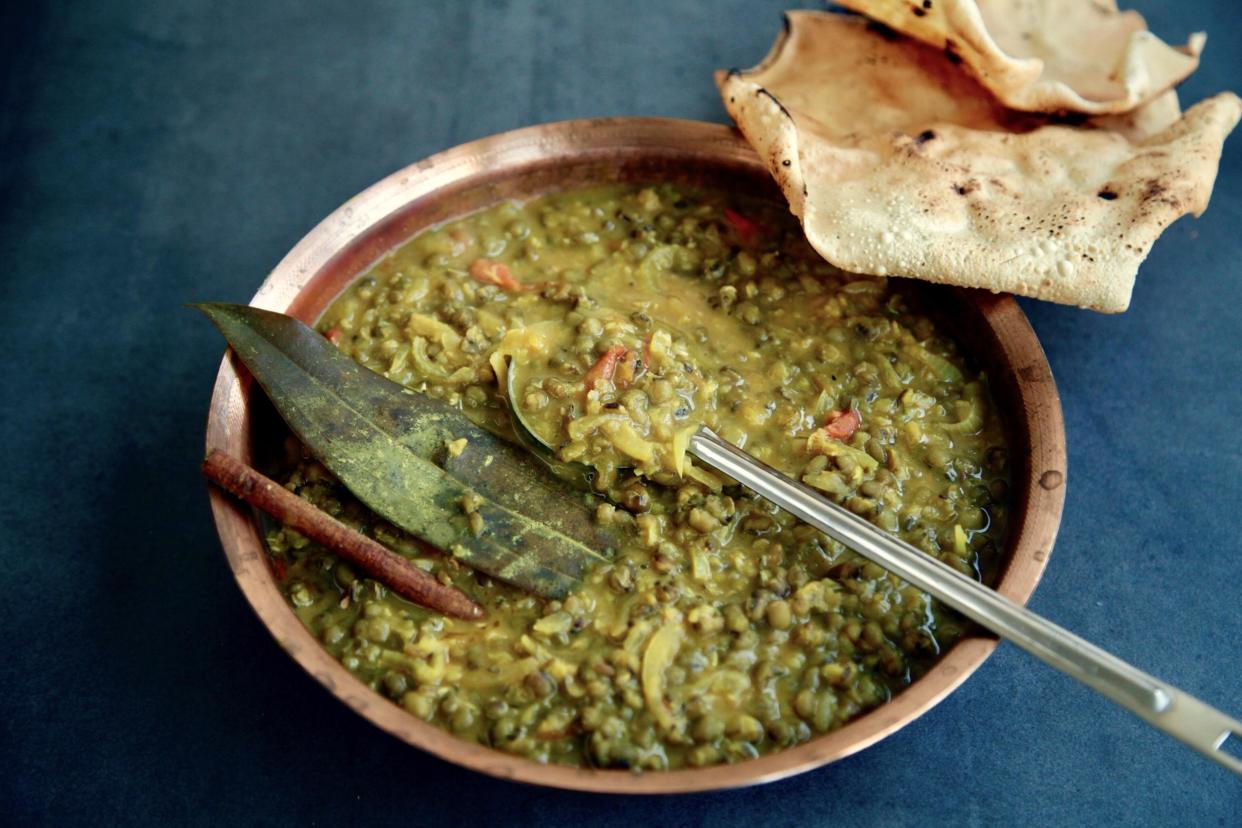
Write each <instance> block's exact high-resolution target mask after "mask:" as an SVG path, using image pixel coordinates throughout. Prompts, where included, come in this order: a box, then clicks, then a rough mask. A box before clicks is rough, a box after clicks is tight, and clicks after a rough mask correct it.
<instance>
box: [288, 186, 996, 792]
mask: <svg viewBox="0 0 1242 828" xmlns="http://www.w3.org/2000/svg"><path fill="white" fill-rule="evenodd" d="M919 295H920V294H919V293H918V291H917V290H915V289H914V288H912V287H911V286H909V285H906V284H901V283H900V282H899V280H898V281H887V280H885V279H876V278H867V277H860V276H855V275H851V274H847V273H843V272H841V271H839V270H837V269H836V268H833V267H832V266H830V265H828V264H826V263H825V262H823V261H822V260H821V259H819V258H818V257H817V256H816V255H815V254H814V253H813V252H812V251H811V250H810V248H809V247H808V246H807V245H806V242H805V241H804V240H803V238H802V236H801V234H800V232H799V229H798V227H797V224H796V223H795V222H794V221H793V220H792V219H791V218H790V217H788V216H787V215H785V214H784V211H783V210H779V209H777V208H774V207H769V206H768V205H766V204H763V203H759V202H752V201H749V200H746V199H741V198H737V197H733V196H729V195H725V194H721V193H712V192H696V191H688V190H682V189H676V188H673V187H670V186H659V187H648V188H638V187H612V188H603V189H594V190H585V191H576V192H570V193H564V194H558V195H553V196H549V197H545V198H542V199H538V200H535V201H532V202H530V203H527V204H525V205H522V204H515V203H506V204H501V205H499V206H496V207H493V208H490V209H488V210H485V211H483V212H480V213H477V214H474V215H471V216H468V217H466V218H463V219H461V220H458V221H455V222H452V223H449V224H447V225H444V226H442V227H439V228H436V229H433V230H429V231H427V232H424V233H422V234H420V235H419V236H417V237H415V238H414V239H412V240H411V241H409V242H408V243H406V244H405V245H404V246H402V247H401V248H400V249H398V250H397V251H395V252H394V253H392V254H390V255H389V256H387V257H385V258H384V259H383V260H382V261H380V262H379V263H378V264H377V265H376V266H375V267H374V268H373V269H372V270H371V271H370V272H369V273H368V274H367V275H365V276H364V277H362V278H361V279H359V280H358V281H357V282H356V283H355V284H354V285H353V286H352V287H351V288H350V289H349V290H348V291H347V292H346V293H345V294H343V295H342V296H341V297H340V298H339V299H338V300H337V301H336V302H335V303H334V304H333V305H332V307H331V308H330V309H329V310H328V311H327V313H326V314H325V316H324V318H323V320H322V322H321V324H320V329H321V330H322V331H323V332H324V333H325V335H327V336H328V337H329V338H330V339H331V340H332V341H334V342H335V343H336V344H337V345H338V346H339V347H340V348H341V349H342V350H343V351H344V352H345V353H346V354H348V355H349V356H351V357H353V358H354V359H356V360H357V361H358V362H360V363H361V364H363V365H365V366H367V367H368V368H371V369H373V370H375V371H377V372H379V373H381V374H384V375H385V376H387V377H389V378H390V379H392V380H395V381H397V382H400V383H403V384H405V385H407V386H409V387H411V388H415V389H418V390H420V391H425V392H426V393H429V394H432V395H434V396H437V397H439V398H441V399H444V400H446V401H448V402H450V403H452V404H454V405H458V406H460V407H461V409H462V410H463V411H464V412H465V413H466V414H467V415H468V416H470V417H471V418H472V419H473V420H475V421H476V422H478V423H479V424H480V425H483V426H484V427H486V428H489V429H491V430H493V431H495V432H497V433H500V434H502V435H510V436H512V435H513V425H512V422H511V415H510V413H509V412H510V404H512V406H513V407H514V408H515V409H516V410H517V411H518V412H520V416H521V420H522V422H523V423H524V424H525V425H526V427H527V428H528V429H529V430H530V431H531V432H534V433H535V434H537V435H538V436H539V438H540V439H541V440H542V441H544V442H546V443H547V444H549V445H550V446H551V447H552V448H553V450H554V451H555V452H556V454H557V456H558V457H559V459H561V460H563V461H568V462H574V463H585V464H588V465H589V466H590V467H592V469H593V479H594V486H595V487H596V489H597V490H599V491H600V492H601V493H603V494H604V495H606V499H605V500H601V505H600V507H599V509H598V514H597V517H598V519H599V520H600V521H606V522H610V523H613V524H615V525H616V527H617V528H618V529H619V530H621V534H622V536H623V537H625V538H627V541H626V542H625V543H624V544H623V547H622V548H621V549H620V550H618V551H617V552H616V556H615V558H614V559H613V561H612V562H611V563H610V564H608V565H605V566H602V567H600V568H599V569H598V570H597V571H595V572H594V573H592V574H591V575H590V576H589V578H588V579H587V581H586V582H585V584H584V585H583V587H582V588H581V589H580V590H579V591H577V592H575V593H573V594H571V595H569V596H568V597H566V598H565V599H563V600H559V601H558V600H546V599H542V598H539V597H536V596H533V595H529V594H526V593H523V592H521V591H519V590H516V589H514V588H512V587H510V586H507V585H505V584H502V583H499V582H496V581H493V580H491V579H489V578H487V577H486V576H483V575H480V574H477V573H475V572H473V571H470V570H468V569H466V568H464V567H463V566H461V565H460V564H459V563H458V562H456V561H454V560H453V559H452V558H451V557H448V556H442V555H440V554H437V553H436V552H434V551H433V550H427V549H425V548H423V547H421V546H420V545H419V544H417V543H415V542H414V541H413V539H411V538H409V537H408V536H405V535H404V534H402V533H401V532H400V531H398V530H396V529H395V528H394V527H392V526H391V525H390V524H388V523H387V522H385V521H384V520H382V519H380V518H378V517H376V516H375V515H373V514H371V513H370V512H368V511H367V510H366V509H365V508H364V507H362V506H361V505H360V504H358V503H357V502H356V501H355V500H353V498H351V497H350V496H349V494H348V492H347V491H345V490H344V489H343V487H341V486H340V485H339V484H338V483H336V481H335V480H333V479H332V477H331V476H330V475H329V474H328V473H327V472H326V471H325V470H324V469H323V468H322V467H321V466H319V465H318V464H316V463H315V462H313V461H312V460H310V459H307V458H304V457H303V456H302V452H301V449H300V446H296V445H295V446H293V453H294V455H295V457H294V458H293V462H294V463H296V465H294V467H293V470H292V471H291V472H289V473H287V474H286V475H285V479H286V480H287V485H288V486H289V487H290V488H291V489H293V490H294V491H296V492H297V493H298V494H300V495H301V496H303V497H305V498H307V499H309V500H311V501H312V502H314V503H315V504H317V505H318V506H320V507H321V508H323V509H325V510H327V511H329V512H330V513H332V514H334V515H336V516H338V517H340V518H341V519H342V520H344V521H346V522H347V523H350V524H351V525H353V526H356V527H358V528H360V529H361V530H362V531H364V532H366V533H367V534H370V535H372V536H374V537H375V538H377V539H378V540H380V541H381V542H383V543H385V544H386V545H388V546H389V547H391V548H393V549H395V550H397V551H399V552H401V553H402V554H404V555H406V556H408V557H410V558H412V559H413V560H414V561H415V562H416V563H417V565H419V566H422V567H424V568H426V569H427V570H428V571H431V572H433V573H435V574H436V576H437V577H438V578H440V579H441V580H442V581H444V582H445V583H454V584H456V585H457V586H459V587H460V588H461V589H463V590H464V591H465V592H467V593H468V594H470V595H471V596H473V597H475V598H476V599H477V600H478V601H479V602H480V603H482V604H483V605H484V606H485V607H486V608H487V611H488V616H487V618H486V619H485V620H483V621H480V622H467V621H460V620H455V619H447V618H444V617H441V616H438V615H436V614H435V613H432V612H429V611H427V610H424V609H422V608H421V607H418V606H415V605H413V604H410V603H408V602H406V601H404V600H403V599H400V598H398V597H396V596H394V595H391V594H389V593H388V592H387V590H385V589H384V587H383V586H382V585H380V584H377V583H375V582H374V581H371V580H367V579H363V578H360V577H358V576H357V575H356V574H355V573H354V572H353V571H352V570H350V568H349V567H348V566H347V565H346V564H344V563H342V562H340V561H338V560H337V559H336V558H335V557H334V556H333V555H331V554H330V553H328V552H326V551H324V550H322V549H320V548H319V547H317V546H316V545H314V544H311V543H308V542H307V541H306V540H305V539H304V538H301V537H300V536H298V535H296V534H295V533H294V532H292V531H289V530H276V531H274V532H272V533H271V534H270V536H269V543H270V547H271V551H272V555H273V557H274V560H275V562H276V565H277V569H278V571H281V572H283V586H284V588H285V590H286V591H287V594H288V596H289V599H290V601H291V602H292V604H293V605H294V607H295V609H296V611H297V613H298V615H299V616H300V617H301V619H302V620H303V621H304V623H305V624H306V625H307V626H308V627H309V628H310V629H311V630H312V631H313V632H314V633H315V634H316V635H317V636H318V637H319V638H320V640H321V641H322V642H323V644H324V646H325V647H327V648H328V649H329V651H331V652H332V653H333V655H335V656H336V657H337V658H339V659H340V660H341V662H342V663H343V664H344V665H345V667H346V668H348V669H349V670H350V671H352V672H354V673H355V674H356V675H357V676H358V677H359V678H361V679H362V680H363V681H364V682H367V683H368V684H370V685H371V686H372V687H374V688H375V689H376V690H378V691H379V692H381V693H383V694H385V695H386V696H388V697H389V698H391V699H392V700H393V701H394V702H396V703H398V704H400V705H401V706H403V707H404V708H405V709H406V710H408V711H409V712H410V713H411V714H412V715H415V716H418V717H419V718H422V719H425V720H428V721H431V722H433V723H435V724H437V725H439V726H441V727H444V728H446V729H448V730H451V731H452V732H453V733H456V734H458V735H459V736H461V737H463V738H466V739H471V740H475V741H478V742H481V743H483V744H487V745H491V746H492V747H495V748H497V749H500V750H504V751H509V752H513V753H518V754H522V755H525V756H529V757H531V758H533V759H535V760H537V761H541V762H558V763H566V764H580V765H592V766H600V767H622V768H633V769H663V768H676V767H684V766H701V765H708V764H713V763H718V762H726V761H735V760H740V759H745V758H748V757H753V756H756V755H758V754H760V753H765V752H770V751H774V750H779V749H781V748H782V747H786V746H789V745H793V744H797V743H799V742H803V741H806V740H808V739H810V738H811V737H812V736H814V735H815V734H818V733H823V732H825V731H828V730H831V729H833V728H835V727H839V726H840V725H842V724H843V723H845V722H848V721H849V720H850V719H851V718H853V717H855V716H857V715H858V714H859V713H861V712H863V711H865V710H867V709H869V708H871V707H874V706H876V705H878V704H881V703H883V702H885V701H886V700H887V699H888V698H889V697H890V696H891V694H893V693H894V692H898V691H900V690H901V688H902V687H904V686H905V685H907V684H908V683H909V682H910V681H911V680H912V679H913V678H916V677H918V676H919V675H920V674H921V673H922V672H924V671H925V670H926V669H927V667H928V666H929V665H930V664H931V663H932V662H933V661H934V660H935V658H936V657H937V655H938V653H939V652H940V651H941V650H942V649H943V648H944V647H946V646H947V645H948V644H950V643H952V642H953V641H954V640H955V639H956V638H957V637H958V636H959V635H960V633H961V623H960V622H959V621H958V620H957V619H956V618H955V617H954V616H952V615H949V614H947V613H945V612H943V611H942V610H941V608H940V607H939V605H938V604H936V603H935V602H934V601H932V600H930V599H929V597H928V596H927V595H925V594H924V593H922V592H921V591H919V590H917V589H914V588H913V587H910V586H908V585H906V584H905V583H903V582H902V581H900V580H899V579H897V578H895V577H894V576H892V575H889V574H888V573H886V572H885V571H884V570H882V569H881V568H880V567H878V566H876V565H874V564H870V563H867V562H866V561H864V560H862V559H861V558H859V557H858V556H857V555H855V554H854V553H853V552H851V551H850V550H848V549H846V548H844V547H843V546H841V545H840V544H838V543H836V542H834V541H832V540H830V539H828V538H827V537H826V536H824V535H823V534H822V533H820V532H818V531H815V530H813V529H811V528H810V527H808V526H806V525H804V524H801V523H799V522H798V521H795V520H793V519H792V518H790V517H789V516H788V515H785V514H784V513H782V512H780V511H779V510H777V509H775V508H774V507H773V506H772V505H771V504H769V503H767V502H765V501H762V500H760V499H758V498H756V497H754V496H753V495H751V494H750V493H748V492H747V491H746V490H744V489H742V488H740V487H738V486H737V485H735V484H733V483H732V482H731V481H728V480H725V479H722V478H720V477H719V476H718V475H716V474H714V473H712V472H711V471H710V470H707V469H705V468H702V467H700V466H698V465H696V464H695V463H694V461H693V459H691V458H689V457H688V456H686V454H685V443H686V438H687V437H688V435H689V433H690V432H691V431H692V430H693V429H694V428H695V427H696V426H697V425H699V424H706V425H708V426H709V427H711V428H712V429H714V430H716V431H717V432H718V433H719V434H721V435H722V436H723V437H724V438H725V439H727V440H730V441H732V442H734V443H735V444H737V445H740V446H743V447H745V448H746V449H747V450H748V451H749V452H751V453H752V454H754V455H755V456H756V457H758V458H759V459H760V460H763V461H765V462H767V463H769V464H771V465H773V466H775V467H776V468H778V469H780V470H781V471H783V472H785V473H787V474H790V475H793V476H796V477H798V478H800V479H802V480H803V481H805V482H806V483H807V484H809V485H811V486H813V487H815V488H817V489H819V490H820V491H822V492H823V493H824V494H825V495H826V496H827V497H829V498H831V499H832V500H834V501H836V502H838V503H841V504H843V505H844V506H845V507H846V508H848V509H850V510H852V511H854V512H856V513H858V514H860V515H864V516H866V517H867V518H869V519H870V520H872V521H873V522H874V523H876V524H877V525H879V526H881V527H882V528H884V529H886V530H888V531H890V532H896V533H898V534H899V535H900V536H901V537H903V538H904V539H905V540H907V541H909V542H910V543H912V544H914V545H915V546H917V547H919V548H920V549H922V550H924V551H925V552H927V553H928V554H930V555H934V556H936V557H938V558H939V559H941V560H943V561H945V562H947V563H949V564H950V565H952V566H954V567H956V568H958V569H960V570H962V571H963V572H966V573H969V574H972V575H975V576H978V575H979V574H980V573H982V574H983V575H984V576H985V577H986V575H987V573H988V572H989V571H990V569H991V568H992V567H993V566H994V565H995V563H996V558H997V557H998V555H999V550H1000V549H1001V547H1002V545H1003V538H1004V526H1005V518H1006V503H1007V455H1006V450H1005V447H1004V440H1003V436H1002V431H1001V427H1000V424H999V422H998V421H997V418H996V415H995V412H994V408H993V406H992V405H991V403H990V397H989V394H988V390H987V385H986V380H985V378H984V377H983V376H982V375H980V374H979V373H978V372H977V371H973V370H972V369H971V368H970V367H969V365H968V363H967V362H966V361H965V360H964V359H963V357H962V355H961V354H960V352H959V351H958V349H957V347H956V345H955V344H954V343H953V342H952V341H951V340H950V339H949V338H947V337H946V336H944V335H943V333H942V332H940V331H938V330H937V329H936V327H935V325H934V324H933V322H932V321H931V320H930V319H929V318H928V317H927V316H926V315H924V314H923V312H922V311H921V310H920V306H919ZM510 392H512V397H513V399H512V400H510V399H509V398H508V396H507V395H508V394H509V393H510ZM462 508H463V509H464V510H466V511H467V512H468V511H469V509H470V504H468V503H463V504H462ZM475 528H476V531H486V527H485V526H478V527H475Z"/></svg>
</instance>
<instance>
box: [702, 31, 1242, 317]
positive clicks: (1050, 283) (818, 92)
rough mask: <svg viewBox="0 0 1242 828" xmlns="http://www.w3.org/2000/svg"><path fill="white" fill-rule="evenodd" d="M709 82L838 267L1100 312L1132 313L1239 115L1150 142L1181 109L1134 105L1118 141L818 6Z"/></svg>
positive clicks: (1220, 108) (1211, 110)
mask: <svg viewBox="0 0 1242 828" xmlns="http://www.w3.org/2000/svg"><path fill="white" fill-rule="evenodd" d="M718 81H719V83H720V89H721V95H722V97H723V99H724V103H725V106H726V108H727V109H728V111H729V114H730V115H731V116H732V117H733V119H734V121H735V122H736V123H737V125H738V127H739V128H740V129H741V131H742V133H743V134H744V135H745V137H746V138H747V140H748V141H749V142H750V143H751V145H752V146H753V147H754V148H755V149H756V150H757V151H758V153H759V155H760V157H761V158H762V159H763V160H764V162H765V163H766V164H767V166H768V168H769V169H770V170H771V172H772V174H773V176H774V177H775V179H776V181H777V183H778V184H780V186H781V188H782V190H783V191H784V194H785V196H786V198H788V200H789V204H790V207H791V209H792V211H793V213H794V214H795V215H797V216H798V217H799V218H800V219H801V221H802V225H803V229H804V230H805V232H806V235H807V238H808V240H809V241H810V243H811V245H812V246H813V247H814V248H815V249H816V250H817V251H819V253H820V255H822V256H824V258H826V259H827V260H828V261H829V262H831V263H832V264H834V265H836V266H838V267H841V268H844V269H846V270H851V271H854V272H857V273H865V274H872V275H880V276H884V275H894V276H910V277H916V278H920V279H925V280H928V281H933V282H942V283H946V284H953V285H960V286H964V287H977V288H986V289H989V290H992V291H1008V292H1011V293H1018V294H1022V295H1026V296H1033V297H1036V298H1040V299H1047V300H1051V301H1055V302H1061V303H1065V304H1072V305H1080V306H1083V307H1087V308H1092V309H1094V310H1099V311H1105V312H1119V311H1123V310H1125V309H1126V308H1127V307H1128V305H1129V301H1130V294H1131V292H1132V290H1133V287H1134V278H1135V274H1136V272H1137V270H1138V266H1139V264H1140V263H1141V262H1142V261H1143V259H1144V258H1145V257H1146V256H1147V253H1148V251H1149V250H1150V248H1151V245H1152V243H1153V242H1154V241H1155V239H1156V238H1157V237H1158V236H1159V235H1160V233H1161V231H1163V230H1164V228H1165V227H1167V226H1168V225H1169V224H1170V223H1172V222H1173V221H1174V220H1175V219H1177V218H1178V217H1179V216H1182V215H1184V214H1186V213H1194V214H1195V215H1198V214H1200V213H1201V212H1202V211H1203V210H1204V209H1205V208H1206V206H1207V203H1208V198H1209V196H1210V195H1211V191H1212V184H1213V182H1214V180H1215V177H1216V170H1217V165H1218V163H1219V160H1220V152H1221V145H1222V143H1223V141H1224V139H1225V137H1226V136H1227V135H1228V134H1229V132H1230V131H1231V130H1232V129H1233V127H1234V125H1235V124H1236V123H1237V121H1238V118H1239V115H1240V114H1242V102H1240V101H1239V99H1238V98H1237V96H1235V95H1233V94H1231V93H1223V94H1220V95H1217V96H1216V97H1213V98H1209V99H1208V100H1205V101H1203V102H1201V103H1199V104H1198V105H1197V106H1195V107H1193V108H1191V109H1190V110H1189V111H1187V112H1186V113H1185V115H1182V116H1181V117H1180V118H1177V119H1175V120H1172V123H1171V124H1170V125H1168V126H1165V127H1164V128H1163V129H1161V130H1160V131H1158V132H1156V133H1155V134H1148V132H1150V129H1151V128H1153V127H1159V126H1163V125H1164V124H1165V123H1166V122H1168V121H1169V120H1170V119H1173V118H1175V116H1176V101H1175V99H1174V100H1172V101H1170V100H1169V99H1168V98H1166V97H1162V98H1161V99H1158V100H1157V101H1155V102H1153V104H1152V105H1153V106H1158V107H1159V108H1160V109H1159V112H1158V116H1157V117H1156V118H1155V119H1154V120H1150V119H1146V118H1144V117H1142V113H1141V112H1140V113H1131V116H1130V117H1129V118H1128V119H1125V120H1126V121H1127V125H1128V126H1129V127H1130V129H1129V132H1128V135H1129V137H1127V134H1123V133H1121V132H1118V131H1115V130H1114V129H1106V128H1102V127H1101V126H1100V124H1099V123H1097V122H1093V121H1087V122H1086V123H1083V124H1079V125H1065V124H1058V123H1055V122H1053V121H1050V119H1048V118H1046V117H1037V116H1032V115H1028V114H1024V113H1018V112H1013V111H1012V110H1008V109H1005V108H1004V107H1002V106H1001V105H1000V104H999V102H997V101H996V99H995V98H993V97H992V96H991V95H990V94H989V93H988V91H987V90H986V89H984V88H983V87H982V86H980V85H978V84H977V83H976V82H975V81H974V80H973V79H971V78H970V77H969V76H967V75H966V74H965V73H963V72H961V71H960V70H959V69H958V67H957V66H955V65H954V64H953V63H952V62H950V61H949V60H947V59H946V58H945V56H944V55H943V53H942V52H941V51H939V50H936V49H932V48H930V47H928V46H924V45H922V44H920V43H918V42H916V41H913V40H909V39H907V38H903V37H900V36H897V35H895V34H893V33H892V32H889V31H887V30H876V29H875V28H874V27H872V26H870V25H869V24H867V23H866V22H865V21H864V20H862V19H860V18H857V17H854V16H850V15H841V14H833V13H828V12H792V13H790V14H789V15H788V17H787V26H786V31H785V33H784V34H783V35H782V36H781V37H780V38H779V39H778V40H777V42H776V44H775V45H774V46H773V49H772V51H771V52H770V53H769V55H768V56H767V58H765V60H764V61H763V62H762V63H761V64H760V65H759V66H757V67H756V68H754V69H752V70H749V71H745V72H736V71H735V72H731V73H729V74H727V75H724V74H721V75H720V76H719V77H718ZM1170 106H1171V107H1172V108H1171V109H1170ZM1100 120H1101V122H1104V123H1108V124H1110V125H1113V126H1117V119H1115V118H1110V119H1100Z"/></svg>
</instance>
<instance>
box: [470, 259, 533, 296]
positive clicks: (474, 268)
mask: <svg viewBox="0 0 1242 828" xmlns="http://www.w3.org/2000/svg"><path fill="white" fill-rule="evenodd" d="M470 275H471V276H472V277H473V278H474V279H476V280H477V281H480V282H482V283H483V284H486V285H495V286H496V287H498V288H500V289H501V290H508V291H518V290H522V289H523V287H524V285H523V284H522V283H521V282H519V281H518V280H517V279H516V278H515V277H514V275H513V273H512V272H510V270H509V267H508V266H507V265H506V264H505V263H504V262H497V261H494V260H492V259H475V260H474V261H473V262H471V263H470Z"/></svg>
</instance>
